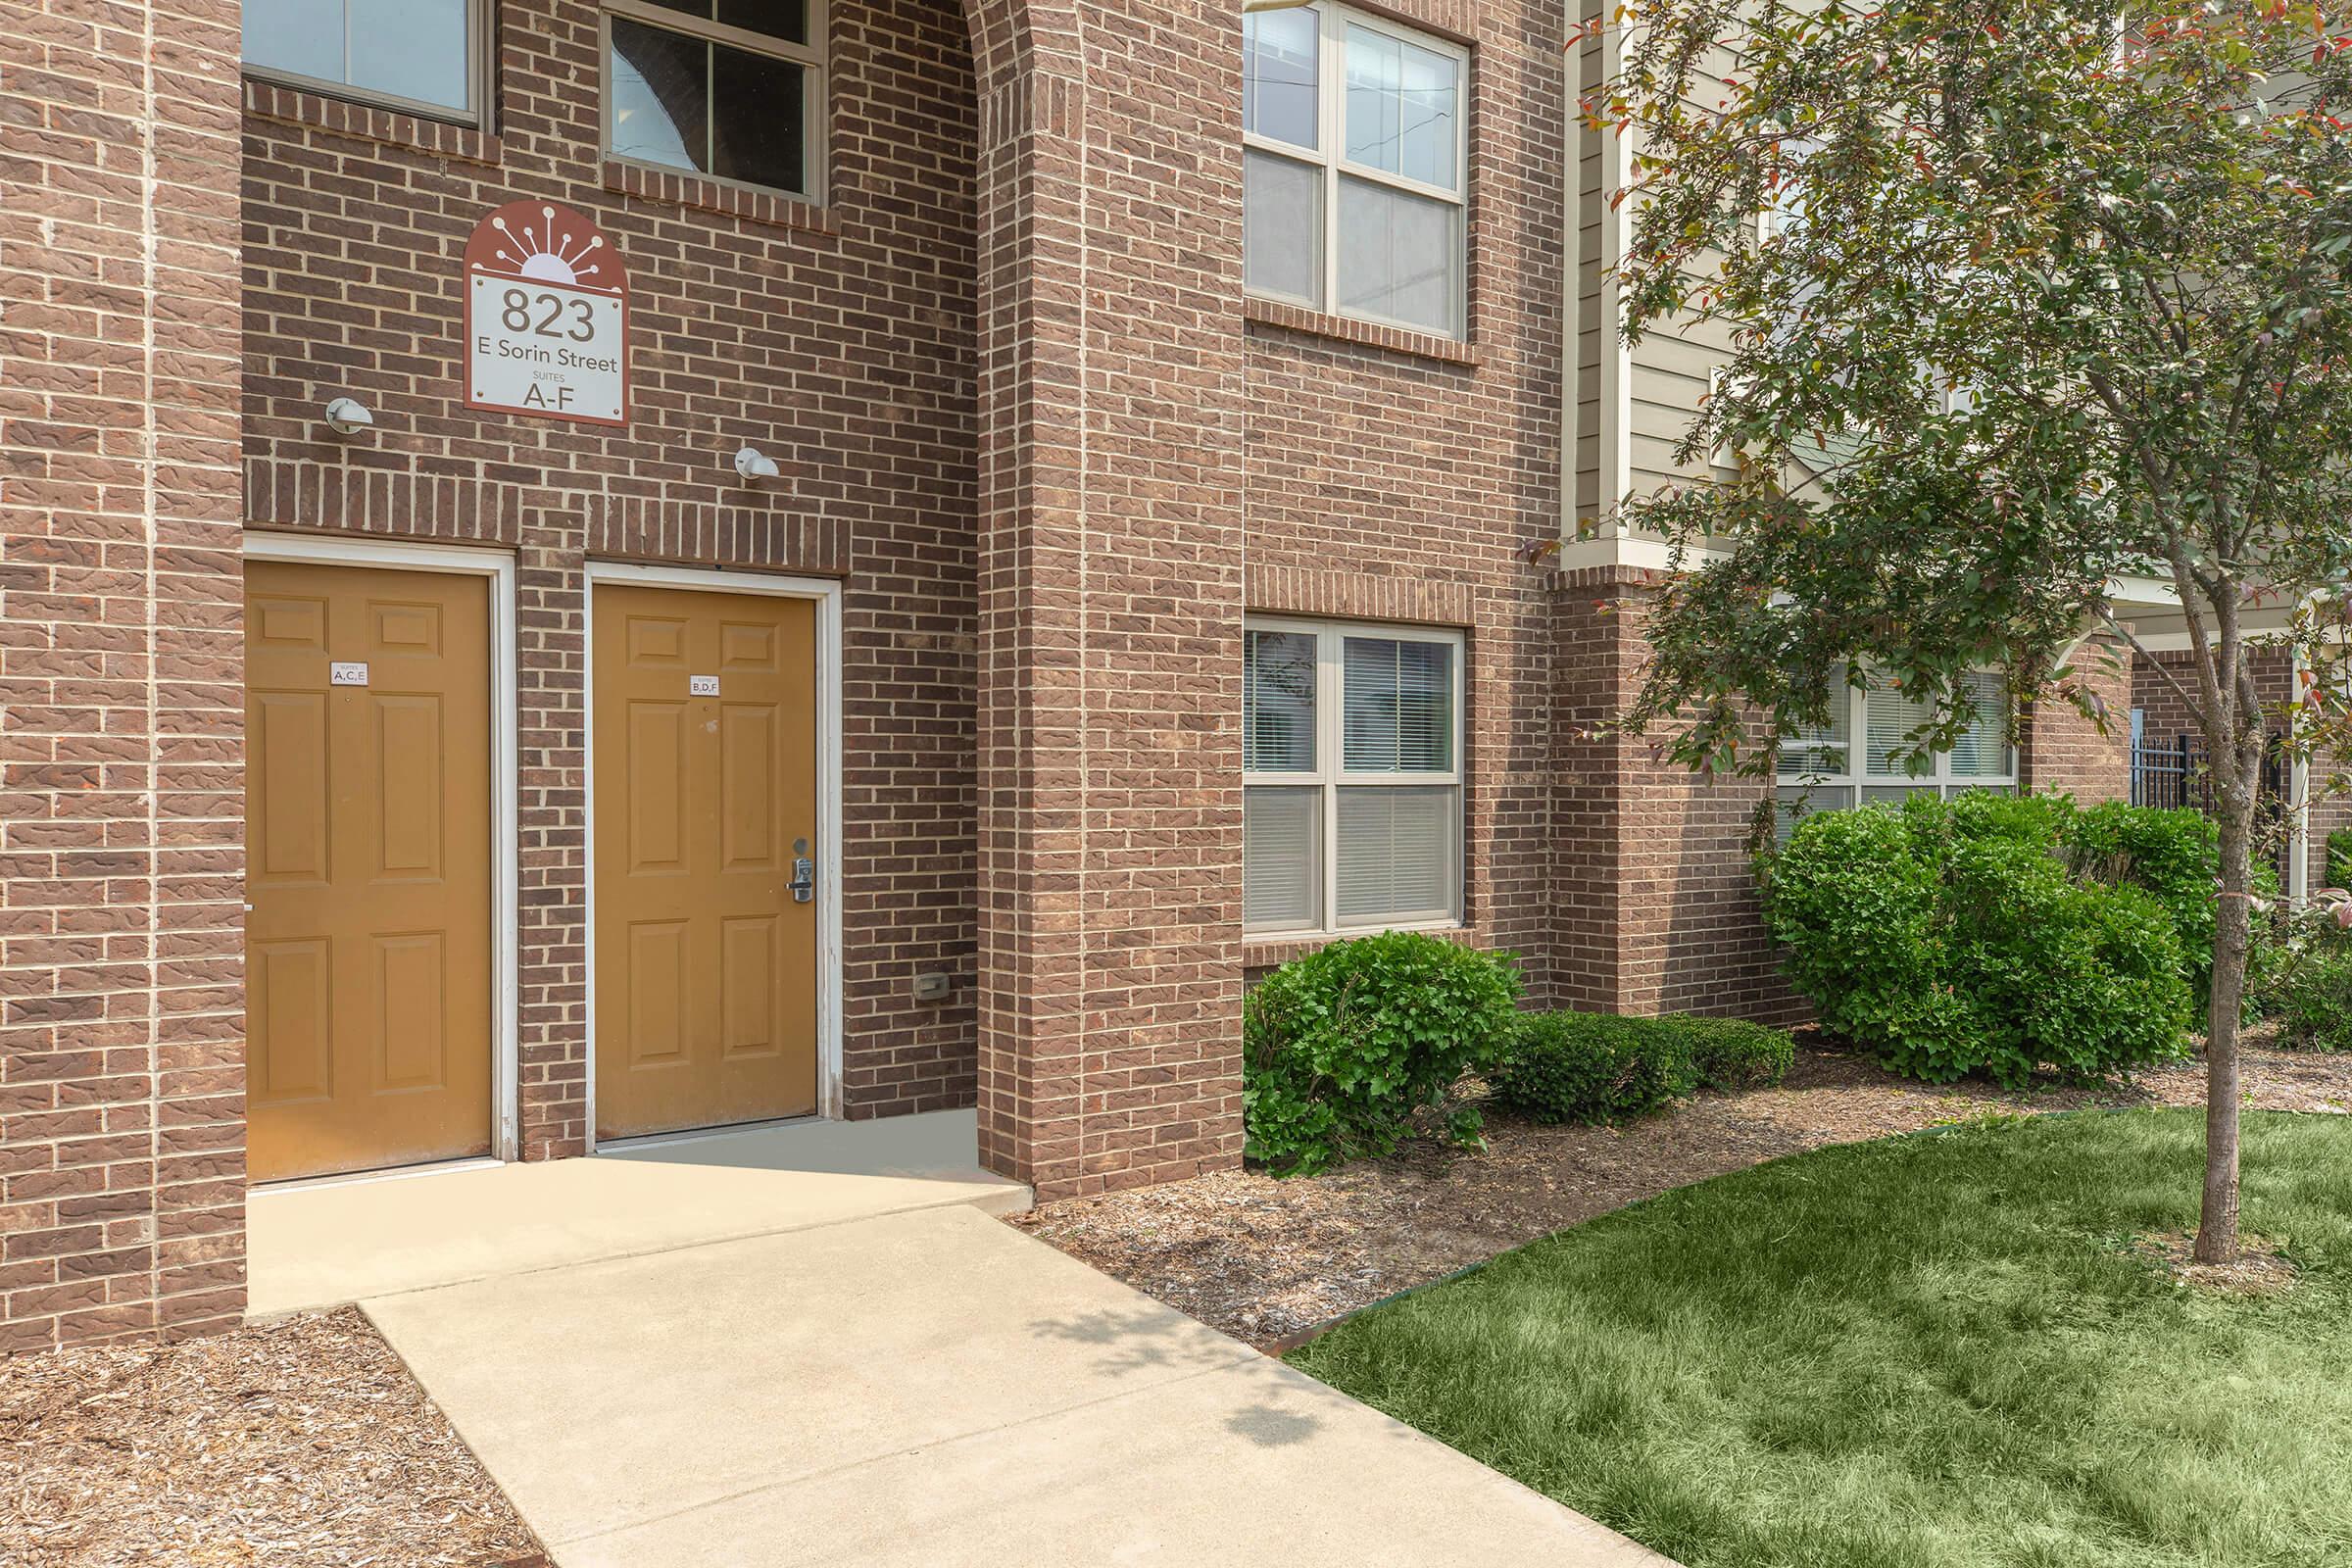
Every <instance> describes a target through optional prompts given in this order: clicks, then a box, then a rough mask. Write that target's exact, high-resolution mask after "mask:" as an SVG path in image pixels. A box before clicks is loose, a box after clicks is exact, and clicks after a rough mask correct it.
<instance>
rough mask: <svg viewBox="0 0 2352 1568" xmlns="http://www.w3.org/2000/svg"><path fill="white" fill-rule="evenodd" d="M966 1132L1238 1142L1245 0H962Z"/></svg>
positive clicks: (1117, 1164) (1077, 1166)
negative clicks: (971, 223)
mask: <svg viewBox="0 0 2352 1568" xmlns="http://www.w3.org/2000/svg"><path fill="white" fill-rule="evenodd" d="M974 35H975V38H976V39H977V46H978V50H979V55H980V60H981V79H982V105H981V142H980V147H981V169H982V182H983V198H982V202H981V210H982V216H983V223H984V225H985V227H984V232H983V235H982V242H981V243H982V255H983V277H984V290H985V300H984V311H983V315H984V319H985V320H986V322H987V341H986V346H985V351H984V354H983V366H984V371H983V373H984V376H985V378H986V381H985V384H984V386H983V392H982V400H981V401H982V410H983V423H982V466H981V483H982V494H983V498H984V510H985V513H986V515H987V517H988V519H989V523H988V527H987V530H986V536H985V541H984V550H983V558H982V562H981V681H980V768H981V802H982V806H981V819H980V833H981V839H980V853H981V857H982V864H983V877H982V882H983V887H984V894H983V902H982V908H981V932H980V940H981V961H982V965H983V970H984V973H985V974H986V976H987V977H988V978H987V981H986V983H985V984H984V985H983V987H982V1016H981V1082H980V1136H981V1150H982V1154H983V1157H984V1158H985V1159H986V1160H987V1161H988V1162H989V1163H990V1164H991V1165H993V1166H994V1167H995V1168H997V1169H999V1170H1003V1171H1007V1172H1010V1173H1012V1174H1014V1175H1017V1176H1019V1177H1021V1178H1022V1179H1024V1180H1027V1181H1030V1182H1032V1183H1034V1184H1035V1185H1036V1187H1037V1189H1038V1192H1039V1195H1040V1196H1041V1197H1054V1196H1059V1195H1063V1194H1067V1193H1073V1192H1083V1191H1089V1190H1095V1189H1099V1188H1102V1187H1105V1186H1117V1185H1131V1184H1135V1183H1139V1182H1144V1181H1151V1180H1158V1179H1164V1178H1168V1177H1175V1176H1183V1175H1189V1174H1192V1173H1194V1172H1196V1171H1199V1170H1202V1169H1207V1168H1213V1167H1216V1166H1220V1165H1231V1164H1233V1163H1236V1162H1238V1160H1239V1159H1240V1155H1241V1129H1240V1084H1239V1067H1240V1062H1239V1056H1240V1038H1239V1037H1240V1024H1239V1017H1240V1003H1241V964H1240V958H1241V952H1240V935H1241V875H1240V862H1241V745H1240V742H1241V705H1240V687H1241V604H1242V591H1241V590H1242V550H1241V531H1240V522H1241V482H1242V472H1241V462H1240V458H1241V446H1240V440H1241V432H1242V422H1243V421H1242V408H1241V401H1240V391H1241V381H1240V367H1241V358H1240V354H1241V351H1240V342H1239V329H1240V320H1239V318H1238V312H1237V309H1236V307H1237V305H1238V298H1239V288H1240V275H1241V152H1240V147H1239V144H1238V137H1236V136H1235V134H1234V130H1235V127H1238V125H1239V123H1240V117H1241V74H1240V64H1241V62H1240V52H1241V51H1240V16H1239V13H1238V12H1237V11H1235V10H1234V9H1232V8H1231V7H1229V6H1226V5H1223V4H1220V3H1217V0H1200V3H1194V4H1185V3H1181V0H1179V3H1174V4H1158V3H1151V0H1134V3H1128V4H1122V5H1117V6H1114V7H1109V8H1103V7H1097V6H1093V5H1068V6H1065V5H1059V4H1035V3H1031V4H1023V5H1015V4H1013V3H1011V0H1005V3H1002V4H993V3H992V4H984V5H983V6H982V7H981V8H980V10H979V11H978V12H977V13H976V14H975V21H974Z"/></svg>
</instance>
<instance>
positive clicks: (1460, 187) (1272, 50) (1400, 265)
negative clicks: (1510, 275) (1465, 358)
mask: <svg viewBox="0 0 2352 1568" xmlns="http://www.w3.org/2000/svg"><path fill="white" fill-rule="evenodd" d="M1242 40H1243V43H1242V47H1243V77H1242V80H1243V85H1242V139H1243V141H1244V143H1245V144H1246V150H1245V152H1244V154H1243V159H1244V167H1243V186H1244V190H1243V221H1242V230H1243V237H1242V249H1243V262H1242V270H1243V281H1244V284H1245V286H1246V287H1247V288H1248V289H1249V291H1250V293H1252V294H1260V295H1264V296H1265V297H1267V298H1269V299H1278V300H1288V301H1290V302H1292V303H1294V304H1298V305H1304V306H1307V307H1310V308H1311V309H1314V310H1319V311H1322V310H1328V311H1335V312H1337V313H1338V314H1340V315H1342V316H1353V317H1358V318H1361V319H1364V320H1368V321H1380V322H1385V323H1387V324H1389V325H1393V326H1405V327H1410V328H1412V329H1414V330H1416V331H1422V332H1431V333H1435V334H1437V335H1438V336H1441V337H1453V338H1458V337H1461V336H1463V335H1465V334H1464V323H1465V321H1466V320H1467V319H1468V315H1469V308H1468V301H1467V298H1466V288H1465V272H1466V266H1465V262H1464V255H1465V239H1464V231H1465V229H1466V227H1467V224H1466V222H1465V206H1466V204H1465V200H1464V197H1465V191H1466V187H1467V185H1468V182H1469V181H1468V167H1469V147H1468V142H1469V138H1468V136H1467V135H1466V134H1465V131H1466V117H1465V115H1464V109H1465V106H1466V105H1467V103H1468V101H1469V98H1468V89H1469V77H1470V56H1469V53H1468V51H1466V50H1464V49H1462V48H1460V47H1459V46H1457V45H1455V44H1451V43H1447V42H1446V41H1445V40H1443V39H1440V38H1435V37H1432V36H1430V35H1428V34H1426V33H1420V32H1415V31H1413V30H1412V29H1411V28H1408V27H1401V26H1398V25H1397V24H1395V23H1392V22H1387V21H1383V20H1381V19H1378V18H1374V17H1370V16H1367V15H1365V14H1364V13H1362V12H1359V11H1350V10H1348V8H1347V7H1345V6H1342V5H1337V4H1333V3H1331V0H1321V3H1319V4H1315V5H1304V6H1292V7H1288V8H1285V9H1283V10H1279V11H1252V12H1250V13H1248V14H1246V15H1245V16H1244V17H1243V19H1242Z"/></svg>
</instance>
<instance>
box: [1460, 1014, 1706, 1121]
mask: <svg viewBox="0 0 2352 1568" xmlns="http://www.w3.org/2000/svg"><path fill="white" fill-rule="evenodd" d="M1487 1081H1488V1084H1489V1085H1490V1087H1492V1088H1493V1089H1494V1091H1495V1102H1496V1103H1498V1104H1500V1105H1502V1106H1503V1107H1504V1108H1505V1109H1508V1110H1514V1111H1517V1112H1518V1113H1519V1114H1520V1115H1522V1116H1525V1117H1527V1118H1528V1119H1529V1120H1531V1121H1540V1122H1546V1123H1550V1122H1563V1121H1581V1122H1614V1121H1629V1120H1631V1119H1633V1118H1634V1117H1636V1116H1645V1115H1647V1114H1649V1113H1650V1112H1651V1111H1653V1110H1659V1109H1662V1108H1664V1107H1665V1106H1666V1105H1667V1104H1669V1103H1672V1102H1674V1101H1675V1100H1678V1099H1680V1098H1681V1097H1682V1096H1684V1095H1687V1094H1689V1093H1691V1090H1692V1089H1693V1088H1694V1087H1696V1085H1697V1082H1698V1075H1697V1070H1696V1069H1695V1068H1694V1067H1693V1066H1692V1064H1691V1045H1690V1040H1689V1038H1688V1036H1687V1035H1686V1034H1685V1033H1684V1031H1682V1030H1680V1029H1677V1028H1675V1027H1673V1026H1672V1025H1671V1024H1668V1023H1666V1022H1665V1021H1664V1020H1662V1019H1657V1018H1620V1017H1617V1016H1615V1015H1614V1014H1611V1013H1603V1012H1535V1013H1529V1014H1527V1015H1526V1016H1524V1017H1522V1018H1521V1019H1520V1020H1519V1023H1518V1027H1517V1028H1516V1030H1514V1032H1513V1034H1512V1036H1511V1040H1510V1043H1509V1044H1508V1045H1507V1046H1505V1047H1504V1048H1503V1051H1502V1055H1501V1058H1500V1060H1498V1061H1497V1062H1496V1063H1495V1066H1494V1068H1493V1069H1492V1070H1490V1071H1489V1073H1488V1075H1487Z"/></svg>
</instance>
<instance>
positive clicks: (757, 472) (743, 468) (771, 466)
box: [735, 447, 776, 479]
mask: <svg viewBox="0 0 2352 1568" xmlns="http://www.w3.org/2000/svg"><path fill="white" fill-rule="evenodd" d="M735 471H736V472H737V473H740V474H742V475H743V476H744V477H745V478H746V479H773V478H774V477H775V476H776V460H775V459H773V458H771V457H769V456H768V455H767V454H766V453H764V452H762V451H760V449H759V448H758V447H745V448H744V449H743V450H742V451H740V452H738V453H736V454H735Z"/></svg>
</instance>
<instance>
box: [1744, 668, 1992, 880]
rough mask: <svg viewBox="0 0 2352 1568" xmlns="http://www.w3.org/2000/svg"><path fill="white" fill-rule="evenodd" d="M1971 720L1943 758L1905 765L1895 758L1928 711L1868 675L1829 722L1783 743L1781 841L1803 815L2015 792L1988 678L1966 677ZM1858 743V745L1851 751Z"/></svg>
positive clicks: (1979, 673) (1988, 674)
mask: <svg viewBox="0 0 2352 1568" xmlns="http://www.w3.org/2000/svg"><path fill="white" fill-rule="evenodd" d="M1964 679H1965V680H1966V682H1967V685H1968V695H1969V700H1970V702H1971V703H1972V704H1974V705H1975V708H1976V716H1975V717H1974V718H1973V719H1971V720H1970V721H1969V725H1968V728H1967V729H1966V730H1964V731H1963V732H1962V733H1961V736H1960V739H1959V741H1958V742H1957V743H1956V744H1954V746H1953V747H1952V749H1951V750H1950V751H1948V752H1939V753H1937V754H1936V756H1935V757H1934V758H1932V759H1928V760H1916V761H1905V760H1901V759H1900V758H1899V757H1898V756H1897V754H1898V753H1900V752H1902V751H1904V750H1905V749H1906V748H1907V747H1908V745H1909V736H1910V734H1911V732H1912V731H1913V730H1916V729H1917V728H1919V726H1920V725H1922V724H1924V723H1926V722H1927V721H1928V717H1929V715H1930V713H1931V711H1932V708H1931V706H1930V705H1929V704H1928V703H1925V702H1922V701H1920V700H1919V699H1917V698H1913V697H1910V696H1907V695H1905V694H1904V692H1903V691H1902V690H1901V688H1899V687H1897V686H1896V685H1894V684H1893V682H1891V681H1889V680H1888V679H1887V677H1886V676H1884V675H1881V674H1879V673H1877V672H1876V671H1873V672H1872V673H1871V675H1870V676H1869V678H1868V680H1867V681H1866V683H1865V684H1864V685H1862V686H1861V687H1859V688H1856V687H1848V688H1847V689H1846V691H1845V694H1844V698H1843V701H1842V702H1840V701H1839V700H1838V699H1836V698H1833V699H1832V700H1831V705H1830V707H1831V712H1830V721H1829V722H1828V723H1827V724H1824V725H1822V726H1821V727H1820V728H1818V729H1812V730H1807V731H1805V732H1803V733H1801V734H1799V735H1796V736H1793V737H1791V738H1790V739H1789V740H1786V741H1783V742H1782V743H1781V753H1780V758H1779V761H1778V770H1779V773H1780V788H1779V800H1780V806H1781V811H1780V833H1781V837H1782V839H1783V840H1784V841H1786V840H1787V838H1788V836H1789V832H1790V831H1791V830H1792V829H1793V828H1794V827H1795V825H1796V817H1797V816H1798V815H1799V814H1800V813H1802V812H1804V811H1827V810H1838V809H1841V808H1843V807H1848V806H1856V805H1860V806H1868V805H1870V804H1872V803H1873V802H1879V801H1886V802H1892V803H1895V804H1900V803H1901V802H1902V801H1904V800H1905V799H1907V798H1908V797H1910V796H1913V795H1920V794H1928V795H1941V796H1947V797H1948V796H1952V795H1956V794H1959V793H1960V792H1962V791H1964V790H1989V791H1991V792H1993V793H1995V794H1999V795H2013V794H2015V793H2016V792H2017V751H2016V749H2015V748H2014V747H2012V746H2011V745H2010V744H2009V692H2008V688H2007V687H2006V686H2005V685H2004V684H2003V683H2002V680H2001V677H2000V676H1999V675H1997V674H1995V673H1993V672H1992V671H1990V670H1972V671H1971V672H1970V673H1969V674H1968V675H1967V676H1965V677H1964ZM1857 737H1859V742H1858V743H1857Z"/></svg>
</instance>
